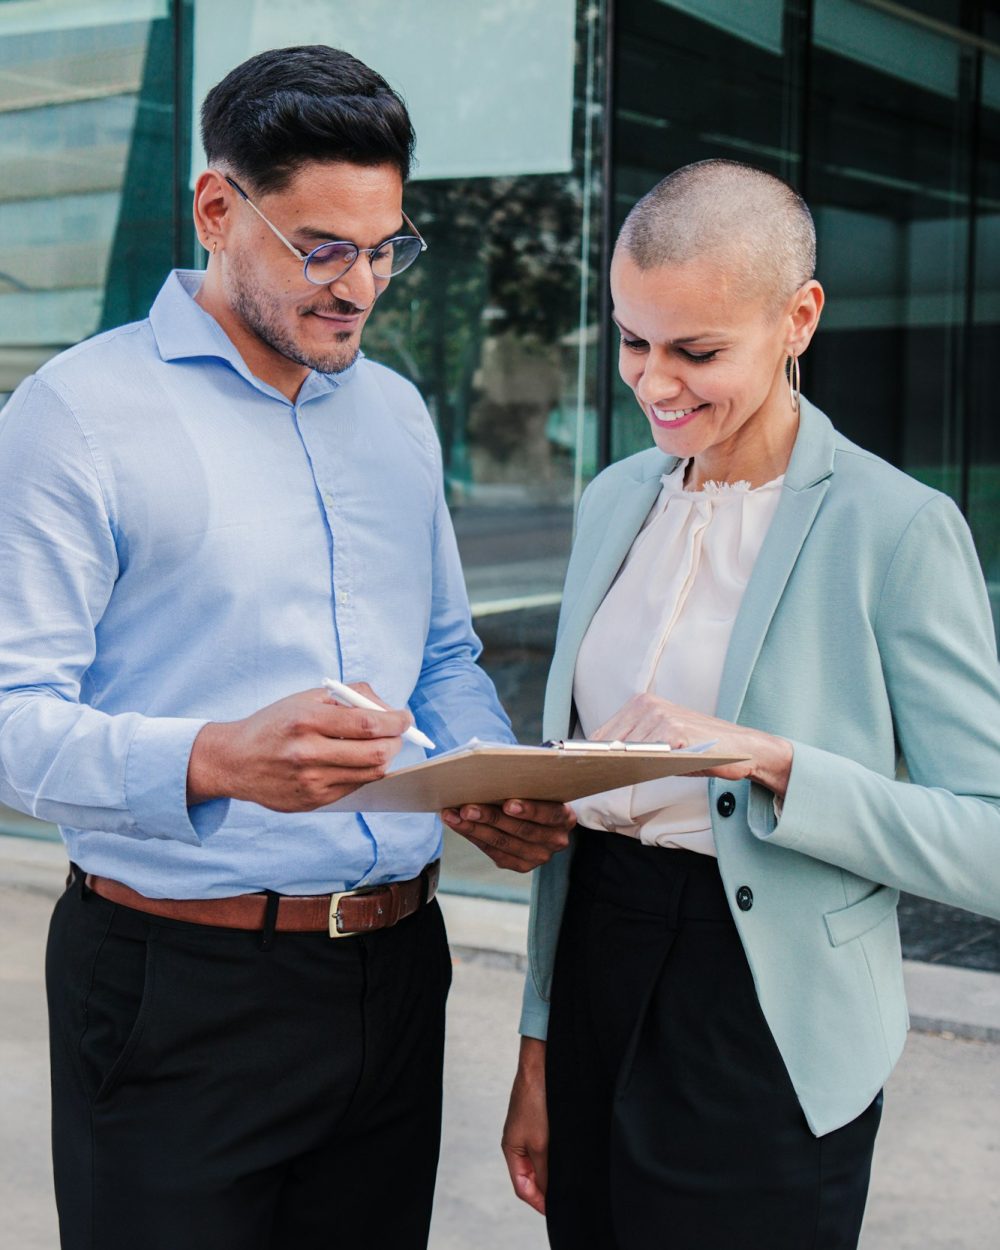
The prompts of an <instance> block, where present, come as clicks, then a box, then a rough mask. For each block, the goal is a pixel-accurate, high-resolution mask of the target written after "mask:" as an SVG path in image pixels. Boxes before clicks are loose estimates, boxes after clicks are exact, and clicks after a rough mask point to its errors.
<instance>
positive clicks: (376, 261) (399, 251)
mask: <svg viewBox="0 0 1000 1250" xmlns="http://www.w3.org/2000/svg"><path fill="white" fill-rule="evenodd" d="M420 248H421V244H420V240H419V239H418V238H416V237H414V236H411V235H404V236H402V237H400V238H398V239H388V240H386V242H385V243H383V244H382V246H381V247H379V248H376V250H375V251H374V252H372V253H371V266H372V273H373V274H374V275H375V277H376V278H392V277H394V276H395V275H396V274H397V273H402V272H403V270H404V269H406V268H408V266H410V265H412V264H413V262H414V261H415V260H416V259H417V257H418V256H419V255H420ZM359 254H360V253H359V250H358V248H356V247H355V246H354V244H353V243H324V244H323V245H322V247H318V248H316V249H315V251H313V252H311V253H310V255H309V259H308V261H307V262H306V278H307V279H308V280H309V281H310V282H314V283H316V284H317V285H318V286H319V285H323V284H324V283H327V282H333V281H335V280H336V279H337V278H338V277H340V275H341V274H342V273H343V272H344V270H345V269H347V268H348V267H349V266H350V265H352V264H353V263H354V261H355V260H356V259H357V257H358V256H359Z"/></svg>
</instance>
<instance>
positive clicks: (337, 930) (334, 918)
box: [329, 885, 382, 938]
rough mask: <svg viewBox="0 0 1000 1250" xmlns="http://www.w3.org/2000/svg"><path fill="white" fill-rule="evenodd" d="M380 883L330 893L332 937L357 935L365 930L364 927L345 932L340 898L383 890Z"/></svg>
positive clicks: (330, 928) (330, 927)
mask: <svg viewBox="0 0 1000 1250" xmlns="http://www.w3.org/2000/svg"><path fill="white" fill-rule="evenodd" d="M381 889H382V887H381V886H380V885H370V886H362V887H361V888H360V889H356V890H338V892H337V893H336V894H331V895H330V925H329V930H330V937H332V938H348V937H357V936H358V934H359V933H362V932H364V930H362V929H348V930H347V932H346V933H345V932H344V930H343V929H341V927H340V900H341V899H342V898H355V897H357V895H359V894H374V893H375V892H376V891H377V890H381Z"/></svg>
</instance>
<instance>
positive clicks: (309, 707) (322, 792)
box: [188, 683, 413, 812]
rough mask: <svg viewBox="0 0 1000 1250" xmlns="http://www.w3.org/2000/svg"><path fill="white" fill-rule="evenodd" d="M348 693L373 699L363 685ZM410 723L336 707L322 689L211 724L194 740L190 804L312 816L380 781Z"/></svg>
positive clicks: (389, 714) (404, 715)
mask: <svg viewBox="0 0 1000 1250" xmlns="http://www.w3.org/2000/svg"><path fill="white" fill-rule="evenodd" d="M354 688H355V689H356V690H360V691H361V692H362V693H363V694H366V695H368V697H369V698H372V699H378V696H377V695H376V694H374V692H373V691H372V690H371V688H370V687H369V686H367V685H365V684H363V683H355V684H354ZM378 701H379V702H381V700H378ZM412 723H413V718H412V717H411V716H410V714H409V712H401V711H394V710H392V709H387V710H386V711H384V712H368V711H365V710H364V709H362V708H350V707H342V706H341V705H340V704H339V703H333V702H331V700H330V698H329V696H328V695H327V693H326V691H325V690H304V691H302V692H301V693H300V694H293V695H289V696H288V698H286V699H279V700H278V702H277V703H272V704H270V706H268V707H265V708H262V709H261V710H260V711H259V712H254V713H253V715H252V716H248V717H246V718H245V719H244V720H238V721H228V722H224V723H221V722H220V723H215V722H213V723H211V724H208V725H206V726H205V727H204V728H203V729H202V730H201V732H200V733H199V734H198V736H197V738H195V740H194V746H193V748H192V750H191V759H190V761H189V764H188V805H189V806H192V807H193V806H194V805H195V804H196V803H203V802H205V801H206V800H207V799H216V798H233V799H245V800H247V801H248V802H251V803H259V804H260V805H261V806H262V807H270V808H272V809H273V810H274V811H277V812H309V811H312V810H313V809H314V808H317V807H322V806H323V804H324V803H333V802H334V801H335V800H337V799H339V798H342V797H343V796H344V795H345V794H350V792H351V791H352V790H356V789H357V787H358V786H360V785H364V784H365V782H367V781H377V780H378V779H379V778H380V777H384V776H385V773H386V770H387V768H388V765H389V763H390V761H391V760H392V758H393V756H395V754H396V752H397V751H398V750H399V749H400V746H401V745H402V743H401V742H400V735H401V734H402V733H403V732H404V730H406V729H407V728H409V726H410V725H412Z"/></svg>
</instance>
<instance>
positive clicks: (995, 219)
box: [968, 17, 1000, 635]
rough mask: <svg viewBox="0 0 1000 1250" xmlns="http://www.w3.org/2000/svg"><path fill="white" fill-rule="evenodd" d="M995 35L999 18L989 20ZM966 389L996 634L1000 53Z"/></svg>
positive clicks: (976, 511)
mask: <svg viewBox="0 0 1000 1250" xmlns="http://www.w3.org/2000/svg"><path fill="white" fill-rule="evenodd" d="M994 22H995V28H996V29H995V33H994V35H993V38H994V39H1000V17H998V18H995V19H994ZM981 102H982V108H981V113H980V123H979V151H978V161H977V166H976V183H975V185H976V217H975V236H974V241H973V247H974V265H973V273H974V275H975V290H974V292H973V318H972V327H971V344H970V354H971V369H970V388H969V390H970V393H969V442H970V447H969V451H970V462H971V463H970V468H969V485H968V517H969V524H970V525H971V526H972V532H973V534H974V535H975V538H976V546H977V548H978V550H979V558H980V560H982V562H983V570H984V572H985V574H986V584H987V587H988V589H989V592H990V602H991V604H992V607H993V619H994V623H995V625H996V628H997V633H998V635H1000V422H998V421H997V395H998V394H1000V352H998V351H997V345H998V344H1000V57H993V56H985V57H984V58H983V66H982V78H981Z"/></svg>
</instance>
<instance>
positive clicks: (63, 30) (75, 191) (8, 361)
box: [0, 0, 174, 401]
mask: <svg viewBox="0 0 1000 1250" xmlns="http://www.w3.org/2000/svg"><path fill="white" fill-rule="evenodd" d="M0 163H2V165H3V169H4V177H3V179H2V181H0V401H2V399H4V398H6V395H7V394H9V393H10V392H11V391H12V390H13V389H14V387H15V386H17V384H18V382H20V380H21V379H22V378H23V377H24V376H25V375H26V374H28V373H30V372H32V370H34V369H36V368H37V367H38V366H39V365H40V364H41V363H42V362H43V361H45V360H47V359H48V358H49V357H50V356H52V355H54V354H55V353H56V352H59V351H61V350H63V348H66V347H69V346H71V345H72V344H74V343H76V342H78V341H79V340H80V339H83V338H86V337H87V336H88V335H91V334H93V333H95V332H96V331H97V330H100V329H102V328H103V327H104V326H106V325H112V324H117V323H119V322H122V321H128V320H132V319H134V318H136V317H141V316H144V315H145V313H146V311H147V309H148V307H149V303H150V301H151V299H152V297H153V295H155V293H156V290H157V288H158V287H159V285H160V283H161V282H162V281H163V278H164V276H165V274H166V272H167V270H168V269H169V268H170V264H171V257H172V245H173V237H174V235H173V197H172V174H173V37H172V25H171V21H170V16H169V11H168V6H167V3H166V0H136V2H135V3H133V4H130V5H123V4H120V3H105V4H98V3H93V4H89V3H83V4H79V3H77V4H73V3H69V2H68V0H63V2H62V3H59V2H58V0H37V2H33V0H24V2H22V3H18V4H11V5H0Z"/></svg>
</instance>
